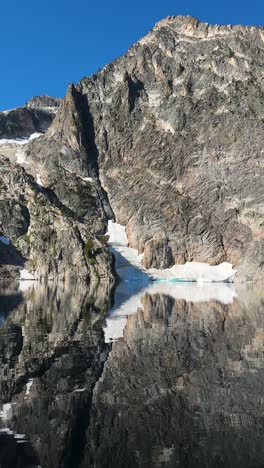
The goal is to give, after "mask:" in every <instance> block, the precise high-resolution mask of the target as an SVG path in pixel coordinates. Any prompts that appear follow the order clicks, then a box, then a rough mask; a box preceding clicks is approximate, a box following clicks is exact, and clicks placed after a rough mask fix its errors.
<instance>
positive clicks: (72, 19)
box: [0, 0, 264, 110]
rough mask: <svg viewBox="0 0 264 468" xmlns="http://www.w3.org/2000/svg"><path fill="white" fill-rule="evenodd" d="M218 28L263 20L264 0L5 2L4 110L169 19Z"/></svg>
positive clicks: (0, 79) (92, 67) (0, 80)
mask: <svg viewBox="0 0 264 468" xmlns="http://www.w3.org/2000/svg"><path fill="white" fill-rule="evenodd" d="M184 14H190V15H193V16H196V17H197V18H199V19H200V20H202V21H207V22H209V23H217V24H229V23H233V24H257V25H263V23H264V0H248V1H246V0H133V1H129V0H42V1H41V0H38V1H37V0H34V1H33V0H2V1H1V9H0V44H1V58H0V60H1V73H0V85H1V86H0V109H2V110H3V109H8V108H12V107H14V106H18V105H21V104H23V103H24V102H25V101H26V100H27V99H30V98H31V97H32V96H35V95H38V94H49V95H53V96H63V95H64V93H65V90H66V87H67V85H68V83H69V82H71V81H74V82H77V81H79V79H80V78H82V77H83V76H86V75H90V74H92V73H94V72H95V71H96V70H97V69H98V68H101V67H102V66H104V65H105V64H106V63H108V62H110V61H111V60H112V59H114V58H116V57H117V56H119V55H121V54H122V53H124V52H126V50H127V49H128V47H129V46H130V45H132V44H133V43H134V42H135V41H136V40H138V39H139V38H140V37H142V36H144V35H145V34H146V33H147V32H148V31H149V30H150V29H151V28H152V27H153V25H154V24H155V23H156V22H157V21H159V20H160V19H162V18H165V17H166V16H169V15H184Z"/></svg>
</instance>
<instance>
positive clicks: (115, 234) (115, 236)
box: [106, 221, 128, 246]
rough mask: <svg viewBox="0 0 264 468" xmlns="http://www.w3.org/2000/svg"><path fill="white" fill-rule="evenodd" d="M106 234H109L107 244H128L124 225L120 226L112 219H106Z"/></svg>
mask: <svg viewBox="0 0 264 468" xmlns="http://www.w3.org/2000/svg"><path fill="white" fill-rule="evenodd" d="M106 235H107V236H109V244H117V245H123V246H127V245H128V239H127V235H126V228H125V226H121V224H118V223H114V221H108V229H107V233H106Z"/></svg>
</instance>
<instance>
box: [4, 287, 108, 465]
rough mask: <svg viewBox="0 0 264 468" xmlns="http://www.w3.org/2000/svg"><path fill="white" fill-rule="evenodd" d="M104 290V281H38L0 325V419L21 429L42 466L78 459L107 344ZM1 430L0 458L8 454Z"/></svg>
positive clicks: (106, 352)
mask: <svg viewBox="0 0 264 468" xmlns="http://www.w3.org/2000/svg"><path fill="white" fill-rule="evenodd" d="M109 297H110V293H109V285H108V284H103V283H101V285H100V286H99V287H98V285H97V286H96V289H95V290H92V289H89V290H87V289H86V287H85V286H83V285H81V284H80V285H75V286H73V285H70V286H68V287H66V286H65V285H62V284H61V285H57V286H50V285H48V286H44V285H39V286H38V287H35V288H34V287H33V288H32V289H29V290H28V291H27V292H26V293H25V302H24V303H23V304H22V305H20V306H19V308H17V309H16V310H15V311H14V312H13V313H10V314H9V316H8V318H7V319H6V321H5V322H4V324H3V325H2V327H1V328H0V363H1V367H0V399H1V402H2V404H3V405H4V406H3V408H2V413H1V415H2V422H1V427H2V428H6V427H8V428H9V429H10V430H11V431H13V432H14V433H15V434H17V433H19V434H25V435H26V436H27V438H29V439H30V442H31V444H32V446H33V448H34V450H35V451H36V452H37V454H38V457H39V464H40V466H41V467H42V468H53V467H54V468H55V467H56V468H59V467H65V468H66V467H69V468H73V467H75V466H78V459H79V457H80V456H81V453H82V445H83V442H84V439H83V438H84V434H85V428H86V427H87V425H88V424H89V410H90V405H91V397H92V391H93V388H94V385H95V383H96V381H97V380H98V378H99V377H100V375H101V372H102V368H103V365H104V362H105V360H106V358H107V355H108V351H109V347H108V346H107V345H105V344H104V335H103V332H102V326H103V323H104V317H105V314H106V312H107V310H108V309H109ZM0 432H1V434H0V435H1V437H0V460H1V456H2V454H3V456H7V455H5V452H4V451H5V443H4V440H5V438H3V437H4V436H2V434H3V435H5V434H6V431H5V430H3V429H2V430H1V429H0ZM16 437H17V436H15V438H16ZM9 439H10V437H9ZM22 445H23V444H21V446H20V445H19V446H18V445H17V446H16V449H17V448H18V447H19V449H20V447H22ZM9 462H10V459H9ZM10 463H11V462H10ZM20 463H21V461H20ZM4 466H5V465H4ZM6 466H8V465H6ZM10 466H11V465H10ZM16 466H19V467H20V466H22V467H24V466H27V465H23V464H21V465H20V464H19V465H13V467H12V468H16Z"/></svg>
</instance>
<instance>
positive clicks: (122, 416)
mask: <svg viewBox="0 0 264 468" xmlns="http://www.w3.org/2000/svg"><path fill="white" fill-rule="evenodd" d="M263 466H264V291H263V289H261V288H260V287H259V288H258V287H253V286H249V285H247V286H243V287H242V286H241V287H236V288H235V287H234V286H233V285H225V284H223V285H210V284H208V285H204V286H200V285H198V284H166V283H165V284H164V283H163V284H162V283H161V284H154V285H147V284H143V283H142V284H141V285H140V286H139V285H138V284H134V285H133V284H132V283H131V282H123V283H121V284H120V285H119V286H118V288H117V290H116V293H115V298H114V300H113V297H112V294H111V288H110V286H109V285H108V284H107V283H103V284H101V285H99V286H98V285H97V286H96V285H93V286H92V287H91V288H86V287H84V286H83V285H80V284H79V285H65V284H58V285H52V284H49V285H38V284H35V285H34V284H32V285H30V284H27V285H26V284H25V283H24V284H23V287H22V289H21V286H20V287H19V286H18V285H17V286H16V285H13V286H10V285H9V286H8V287H4V286H2V288H1V290H0V467H1V468H9V467H11V468H16V467H19V468H24V467H28V468H29V467H31V468H32V467H42V468H86V467H93V468H119V467H120V468H126V467H129V468H134V467H143V468H145V467H179V468H181V467H187V468H197V467H198V468H200V467H201V468H202V467H206V468H207V467H233V468H236V467H242V468H243V467H245V468H246V467H248V468H253V467H263Z"/></svg>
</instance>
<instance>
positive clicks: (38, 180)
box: [37, 174, 43, 187]
mask: <svg viewBox="0 0 264 468" xmlns="http://www.w3.org/2000/svg"><path fill="white" fill-rule="evenodd" d="M37 184H38V185H39V186H40V187H43V182H42V179H41V176H40V174H37Z"/></svg>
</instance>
